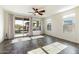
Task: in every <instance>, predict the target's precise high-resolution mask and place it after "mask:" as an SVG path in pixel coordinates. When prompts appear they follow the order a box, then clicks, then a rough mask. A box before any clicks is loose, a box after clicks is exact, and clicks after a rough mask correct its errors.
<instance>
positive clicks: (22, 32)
mask: <svg viewBox="0 0 79 59" xmlns="http://www.w3.org/2000/svg"><path fill="white" fill-rule="evenodd" d="M28 34H29V19H25V18H15V35H14V37H22V36H27V35H28Z"/></svg>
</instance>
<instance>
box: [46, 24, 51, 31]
mask: <svg viewBox="0 0 79 59" xmlns="http://www.w3.org/2000/svg"><path fill="white" fill-rule="evenodd" d="M47 30H48V31H51V23H48V24H47Z"/></svg>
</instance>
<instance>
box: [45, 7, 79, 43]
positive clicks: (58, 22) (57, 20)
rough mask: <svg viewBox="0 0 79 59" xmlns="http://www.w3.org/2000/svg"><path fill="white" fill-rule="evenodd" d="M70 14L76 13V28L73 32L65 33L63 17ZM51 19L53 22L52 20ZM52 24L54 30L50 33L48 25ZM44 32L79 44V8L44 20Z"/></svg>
mask: <svg viewBox="0 0 79 59" xmlns="http://www.w3.org/2000/svg"><path fill="white" fill-rule="evenodd" d="M70 13H75V14H76V16H75V21H76V24H75V28H74V31H73V32H63V21H64V20H63V18H62V16H63V15H66V14H70ZM50 19H51V20H50ZM48 23H52V30H51V31H48V30H47V24H48ZM44 30H45V32H44V33H45V34H48V35H51V36H55V37H58V38H61V39H65V40H68V41H72V42H76V43H79V7H76V8H74V9H71V10H68V11H65V12H62V13H58V14H55V15H52V16H50V17H48V18H45V19H44Z"/></svg>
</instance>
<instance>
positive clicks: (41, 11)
mask: <svg viewBox="0 0 79 59" xmlns="http://www.w3.org/2000/svg"><path fill="white" fill-rule="evenodd" d="M32 9H33V10H34V12H29V13H33V14H34V15H36V14H38V15H41V16H42V15H43V14H44V13H45V10H44V9H41V10H39V9H37V8H32Z"/></svg>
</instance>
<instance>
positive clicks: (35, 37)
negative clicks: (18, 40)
mask: <svg viewBox="0 0 79 59" xmlns="http://www.w3.org/2000/svg"><path fill="white" fill-rule="evenodd" d="M43 37H44V36H42V35H40V36H33V37H31V38H32V39H39V38H43Z"/></svg>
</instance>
